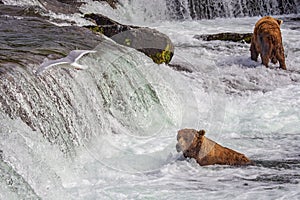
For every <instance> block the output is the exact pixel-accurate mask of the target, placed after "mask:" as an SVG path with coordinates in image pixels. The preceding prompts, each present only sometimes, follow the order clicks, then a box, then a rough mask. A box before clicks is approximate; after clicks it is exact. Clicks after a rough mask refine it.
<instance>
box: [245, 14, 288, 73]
mask: <svg viewBox="0 0 300 200" xmlns="http://www.w3.org/2000/svg"><path fill="white" fill-rule="evenodd" d="M281 24H282V20H279V19H275V18H273V17H270V16H267V17H263V18H261V19H260V20H258V22H257V23H256V24H255V28H254V33H253V36H252V39H251V47H250V51H251V59H252V60H255V61H257V58H258V55H259V54H260V57H261V60H262V64H263V65H265V66H266V67H268V64H269V60H270V59H271V62H272V63H273V64H276V63H277V61H279V64H280V67H281V68H282V69H286V65H285V58H284V49H283V46H282V38H281V31H280V25H281Z"/></svg>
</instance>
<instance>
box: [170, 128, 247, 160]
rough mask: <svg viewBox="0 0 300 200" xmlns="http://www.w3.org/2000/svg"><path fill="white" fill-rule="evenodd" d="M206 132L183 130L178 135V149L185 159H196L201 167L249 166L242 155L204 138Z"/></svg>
mask: <svg viewBox="0 0 300 200" xmlns="http://www.w3.org/2000/svg"><path fill="white" fill-rule="evenodd" d="M204 134H205V131H204V130H200V131H196V130H194V129H182V130H180V131H178V134H177V141H178V143H177V145H176V149H177V151H178V152H180V151H182V152H183V155H184V157H186V158H194V159H196V161H197V163H198V164H199V165H214V164H218V165H247V164H251V161H250V160H249V159H248V158H247V157H246V156H245V155H244V154H241V153H238V152H236V151H233V150H231V149H229V148H226V147H223V146H221V145H219V144H217V143H216V142H214V141H212V140H210V139H208V138H207V137H205V136H204Z"/></svg>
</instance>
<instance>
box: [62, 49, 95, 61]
mask: <svg viewBox="0 0 300 200" xmlns="http://www.w3.org/2000/svg"><path fill="white" fill-rule="evenodd" d="M96 52H97V51H93V50H73V51H71V52H70V53H69V55H68V56H67V58H69V59H70V60H72V61H73V62H77V61H78V60H79V59H80V58H81V57H82V56H84V55H85V54H88V53H96Z"/></svg>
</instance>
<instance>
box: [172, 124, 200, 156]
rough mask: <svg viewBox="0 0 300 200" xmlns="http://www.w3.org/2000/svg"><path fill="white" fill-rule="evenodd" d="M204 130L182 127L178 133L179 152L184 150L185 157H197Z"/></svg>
mask: <svg viewBox="0 0 300 200" xmlns="http://www.w3.org/2000/svg"><path fill="white" fill-rule="evenodd" d="M204 135H205V131H204V130H200V131H196V130H194V129H182V130H180V131H178V134H177V141H178V142H177V144H176V150H177V152H181V151H182V152H183V155H184V156H185V157H196V156H197V155H198V151H199V150H200V146H201V144H202V140H203V137H202V136H204Z"/></svg>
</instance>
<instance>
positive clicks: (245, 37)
mask: <svg viewBox="0 0 300 200" xmlns="http://www.w3.org/2000/svg"><path fill="white" fill-rule="evenodd" d="M194 38H196V39H198V40H200V39H202V40H204V41H212V40H222V41H232V42H246V43H250V42H251V38H252V33H217V34H209V35H195V36H194Z"/></svg>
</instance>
